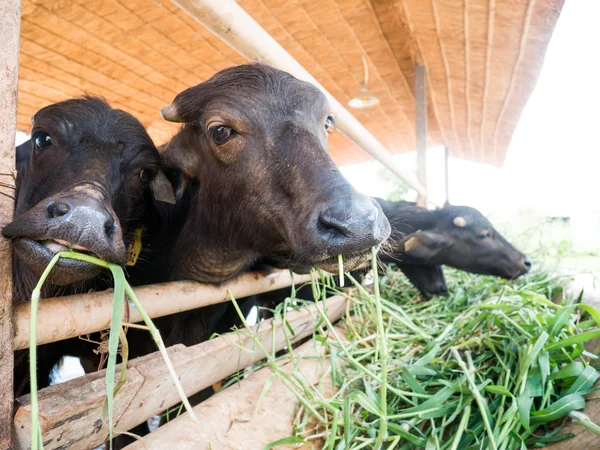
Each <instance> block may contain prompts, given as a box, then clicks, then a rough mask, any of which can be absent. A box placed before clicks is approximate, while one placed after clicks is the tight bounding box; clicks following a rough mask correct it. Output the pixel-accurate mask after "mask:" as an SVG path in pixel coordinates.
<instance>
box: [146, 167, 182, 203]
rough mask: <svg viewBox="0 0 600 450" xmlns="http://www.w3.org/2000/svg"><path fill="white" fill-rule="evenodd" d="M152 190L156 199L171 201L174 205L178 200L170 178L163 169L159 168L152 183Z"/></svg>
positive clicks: (164, 201)
mask: <svg viewBox="0 0 600 450" xmlns="http://www.w3.org/2000/svg"><path fill="white" fill-rule="evenodd" d="M150 190H151V191H152V196H153V197H154V199H155V200H156V201H159V202H163V203H169V204H171V205H174V204H175V203H176V202H177V198H176V196H175V192H174V191H173V185H172V184H171V182H170V181H169V179H168V178H167V177H166V176H165V174H164V173H163V171H162V170H159V171H158V172H157V174H156V176H155V177H154V179H153V180H152V182H151V183H150Z"/></svg>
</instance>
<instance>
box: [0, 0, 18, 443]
mask: <svg viewBox="0 0 600 450" xmlns="http://www.w3.org/2000/svg"><path fill="white" fill-rule="evenodd" d="M20 30H21V2H20V1H18V0H17V1H15V0H12V1H11V0H0V35H1V36H2V45H0V226H3V225H4V224H6V223H8V222H10V221H11V220H12V216H13V209H14V194H15V191H14V189H13V188H11V186H14V177H13V173H14V168H15V158H14V155H15V130H16V124H17V82H18V78H19V77H18V73H19V36H20ZM0 280H2V281H1V283H0V448H2V449H5V448H6V449H8V448H13V445H12V426H11V424H12V415H13V344H12V342H13V325H12V250H11V247H10V245H9V243H8V242H7V241H6V240H5V239H4V238H2V237H0Z"/></svg>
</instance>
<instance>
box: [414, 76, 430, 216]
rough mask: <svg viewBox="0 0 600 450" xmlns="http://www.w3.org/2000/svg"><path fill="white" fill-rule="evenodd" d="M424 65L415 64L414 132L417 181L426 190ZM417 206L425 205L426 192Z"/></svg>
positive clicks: (425, 88) (418, 200) (419, 199)
mask: <svg viewBox="0 0 600 450" xmlns="http://www.w3.org/2000/svg"><path fill="white" fill-rule="evenodd" d="M425 70H426V68H425V66H423V65H421V64H416V65H415V122H416V123H415V132H416V135H417V181H418V182H419V184H420V185H421V186H423V188H424V189H425V192H427V82H426V78H425V77H426V73H425ZM417 204H418V205H419V206H423V207H426V206H427V194H425V195H419V197H418V198H417Z"/></svg>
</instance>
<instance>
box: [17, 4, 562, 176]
mask: <svg viewBox="0 0 600 450" xmlns="http://www.w3.org/2000/svg"><path fill="white" fill-rule="evenodd" d="M231 1H233V0H231ZM563 2H564V0H238V3H239V4H240V5H241V6H242V7H243V8H244V9H245V10H246V11H247V12H248V13H249V14H250V15H251V16H252V17H253V19H254V20H256V21H257V22H258V23H259V24H260V25H261V26H262V27H263V28H264V29H265V30H267V31H268V32H269V33H270V34H271V35H272V36H273V37H274V38H275V39H276V40H277V41H278V42H279V43H280V44H281V45H282V46H283V47H284V48H285V49H286V50H287V51H288V52H289V53H290V54H291V55H292V56H293V57H294V58H295V59H296V60H297V61H298V62H299V63H300V64H301V65H302V66H303V67H304V68H306V69H307V70H308V71H309V72H310V73H311V74H312V75H313V76H314V77H315V78H316V79H317V81H319V82H320V83H321V84H322V85H323V86H324V87H325V88H326V89H327V90H328V91H329V92H330V93H331V94H332V95H333V96H334V97H335V98H336V99H337V100H338V101H339V102H340V103H342V104H347V103H348V101H349V99H350V98H352V97H353V96H354V95H356V94H357V93H358V92H359V90H360V85H361V83H362V81H363V70H362V64H361V57H362V56H364V57H365V58H366V59H367V62H368V67H369V74H370V80H369V85H368V89H369V91H371V92H372V93H373V94H375V95H376V96H377V97H378V98H379V99H380V104H379V105H378V106H376V107H374V108H370V109H366V110H352V113H353V114H354V115H355V116H356V118H357V119H358V120H359V121H360V122H362V124H364V126H365V127H366V128H367V129H368V130H369V131H370V133H372V134H373V136H374V137H376V139H377V140H379V141H380V142H381V143H382V144H384V146H385V147H386V148H387V149H388V150H389V151H390V152H391V153H402V152H407V151H413V150H414V148H415V123H414V120H415V101H414V93H413V89H414V65H415V63H422V64H425V65H426V66H427V85H428V86H427V98H428V146H430V147H431V146H433V145H438V144H444V145H446V146H447V147H449V148H450V150H451V152H452V156H455V157H461V158H465V159H471V160H474V161H479V162H486V163H490V164H495V165H501V164H502V162H503V160H504V156H505V154H506V150H507V148H508V145H509V143H510V139H511V136H512V134H513V132H514V129H515V127H516V124H517V122H518V119H519V116H520V114H521V112H522V110H523V108H524V106H525V103H526V101H527V99H528V97H529V95H530V94H531V92H532V90H533V87H534V85H535V82H536V80H537V77H538V76H539V71H540V70H541V66H542V62H543V57H544V52H545V50H546V47H547V45H548V41H549V39H550V37H551V34H552V30H553V29H554V26H555V24H556V21H557V19H558V16H559V13H560V10H561V8H562V4H563ZM22 3H23V4H22V34H21V70H20V77H21V80H22V82H21V83H20V85H19V94H20V97H19V98H20V99H21V100H20V101H19V105H18V108H19V110H18V113H17V118H18V124H19V128H20V129H22V130H24V131H29V129H30V123H29V116H30V114H31V113H32V111H33V112H35V111H34V110H35V109H36V108H38V109H39V108H41V107H43V106H46V105H47V104H49V103H52V102H55V101H60V100H64V99H66V98H69V97H74V96H78V95H81V94H83V93H86V92H87V93H89V94H93V95H101V96H104V97H105V98H106V99H107V100H108V101H109V102H110V103H111V104H113V105H114V106H115V107H119V108H121V109H124V110H126V111H129V112H131V113H132V114H133V115H135V116H136V117H138V118H139V119H140V120H141V122H142V123H143V124H144V125H145V126H146V127H147V128H148V130H149V133H150V134H151V136H152V137H153V138H154V139H155V140H156V141H157V143H158V144H160V143H162V142H164V141H165V140H166V139H168V138H169V137H170V136H172V134H173V133H174V132H175V131H176V130H177V128H178V127H177V125H175V124H172V123H168V122H165V121H163V120H162V119H161V118H160V116H159V110H160V108H161V107H162V106H164V105H165V104H167V103H169V102H171V101H172V100H173V98H174V97H175V95H176V94H177V93H179V92H180V91H182V90H183V89H185V88H187V87H189V86H192V85H195V84H197V83H199V82H202V81H205V80H206V79H208V78H209V77H210V76H212V75H213V74H214V73H215V72H217V71H218V70H222V69H224V68H226V67H230V66H233V65H237V64H242V63H244V62H245V59H244V58H243V57H242V56H241V55H240V54H238V53H237V52H236V51H235V50H233V49H232V48H230V47H228V46H227V45H225V44H224V43H223V41H221V39H220V38H218V37H217V36H215V35H213V34H212V33H211V32H210V31H208V30H207V29H205V28H204V27H203V26H202V25H201V24H200V23H198V22H197V21H196V20H194V19H193V18H191V17H190V16H188V15H187V13H186V12H184V11H183V10H181V9H180V8H179V7H178V6H177V5H175V4H173V3H172V2H171V1H170V0H127V1H125V0H97V1H94V2H89V1H86V0H23V2H22ZM227 4H228V3H227V2H225V3H224V6H223V7H224V8H226V7H227ZM330 153H331V155H332V157H333V158H334V161H335V162H336V163H338V164H339V165H344V164H349V163H355V162H360V161H364V160H367V159H370V156H369V155H368V154H367V153H365V152H363V151H362V150H360V149H359V148H358V147H357V146H356V145H355V144H354V143H352V142H350V141H349V140H348V139H346V138H344V137H343V136H341V135H333V136H332V137H331V139H330Z"/></svg>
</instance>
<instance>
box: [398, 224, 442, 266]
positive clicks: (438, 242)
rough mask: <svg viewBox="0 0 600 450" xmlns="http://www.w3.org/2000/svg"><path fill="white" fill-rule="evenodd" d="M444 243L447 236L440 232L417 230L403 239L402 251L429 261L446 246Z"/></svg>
mask: <svg viewBox="0 0 600 450" xmlns="http://www.w3.org/2000/svg"><path fill="white" fill-rule="evenodd" d="M446 244H447V238H446V237H445V236H444V235H443V234H441V233H436V232H433V231H419V232H416V233H414V234H412V235H410V236H409V237H408V239H407V240H406V241H404V253H406V254H407V255H408V256H410V257H412V258H415V259H418V260H423V261H430V260H431V259H432V258H435V257H436V256H437V255H438V254H439V252H440V251H442V250H443V249H444V248H445V247H446Z"/></svg>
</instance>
